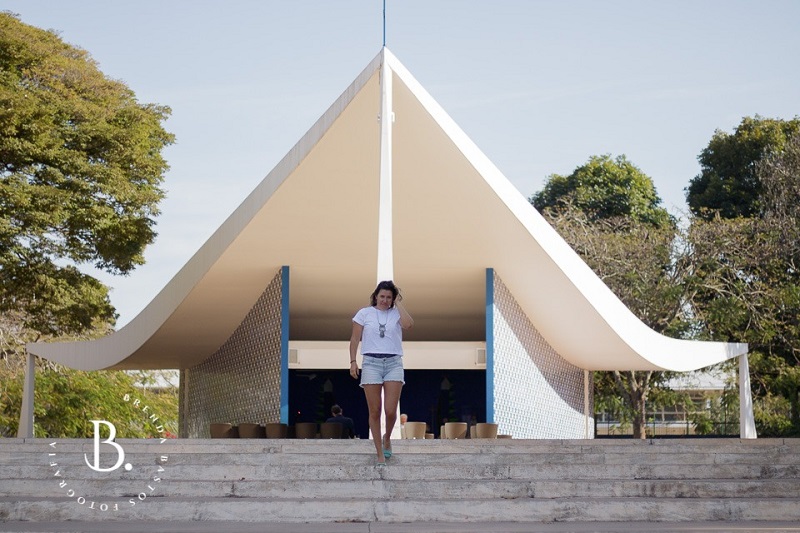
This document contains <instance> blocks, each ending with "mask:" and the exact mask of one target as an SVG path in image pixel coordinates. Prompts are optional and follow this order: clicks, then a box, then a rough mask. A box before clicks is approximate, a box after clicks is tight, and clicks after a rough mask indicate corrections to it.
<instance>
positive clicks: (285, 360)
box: [281, 266, 289, 424]
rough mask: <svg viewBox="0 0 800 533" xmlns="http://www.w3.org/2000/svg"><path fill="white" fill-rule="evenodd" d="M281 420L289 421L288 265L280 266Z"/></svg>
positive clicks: (286, 422)
mask: <svg viewBox="0 0 800 533" xmlns="http://www.w3.org/2000/svg"><path fill="white" fill-rule="evenodd" d="M281 422H283V423H284V424H288V423H289V267H288V266H283V267H281Z"/></svg>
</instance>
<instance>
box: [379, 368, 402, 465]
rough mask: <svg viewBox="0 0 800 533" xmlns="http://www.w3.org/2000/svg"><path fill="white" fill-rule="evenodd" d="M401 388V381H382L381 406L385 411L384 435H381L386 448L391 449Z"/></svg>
mask: <svg viewBox="0 0 800 533" xmlns="http://www.w3.org/2000/svg"><path fill="white" fill-rule="evenodd" d="M402 390H403V382H402V381H385V382H384V383H383V407H384V411H385V413H386V435H385V436H384V437H383V447H384V448H386V449H387V450H391V449H392V441H391V437H392V428H394V425H395V423H396V422H397V404H398V403H399V402H400V392H401V391H402Z"/></svg>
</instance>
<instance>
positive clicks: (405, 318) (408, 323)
mask: <svg viewBox="0 0 800 533" xmlns="http://www.w3.org/2000/svg"><path fill="white" fill-rule="evenodd" d="M394 305H395V307H397V310H398V311H400V327H402V328H403V329H411V328H412V327H414V319H413V318H411V315H409V314H408V311H406V308H405V307H403V304H401V303H400V302H396V303H395V304H394Z"/></svg>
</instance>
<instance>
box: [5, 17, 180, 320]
mask: <svg viewBox="0 0 800 533" xmlns="http://www.w3.org/2000/svg"><path fill="white" fill-rule="evenodd" d="M168 114H169V109H168V108H167V107H164V106H158V105H154V104H140V103H139V102H137V100H136V98H135V95H134V93H133V91H131V89H129V88H128V87H127V86H126V85H124V84H123V83H122V82H119V81H115V80H111V79H109V78H107V77H105V76H104V75H103V74H102V73H101V72H100V70H99V69H98V67H97V64H96V63H95V61H94V60H93V59H92V58H91V57H90V55H89V54H88V53H87V52H86V51H84V50H81V49H79V48H76V47H74V46H71V45H69V44H67V43H64V42H63V41H62V40H61V39H60V38H59V37H58V35H56V34H55V33H53V32H49V31H44V30H41V29H38V28H35V27H32V26H29V25H27V24H24V23H22V22H21V21H20V20H19V19H18V18H17V17H15V16H14V15H11V14H9V13H0V312H10V311H19V312H20V313H21V314H20V317H21V319H22V320H24V322H25V324H26V326H28V327H30V328H32V329H34V330H36V331H38V332H40V333H42V334H53V335H57V334H62V333H69V332H76V331H81V330H84V329H88V328H91V327H92V326H93V324H94V321H95V320H97V319H101V320H104V321H113V319H114V310H113V308H112V307H111V305H110V303H109V301H108V297H107V291H106V288H105V287H103V286H102V285H101V284H100V283H99V282H98V281H97V280H95V279H94V278H92V277H91V276H88V275H86V274H82V273H81V272H80V271H78V269H77V268H75V266H74V265H76V264H86V263H89V264H93V265H94V266H96V267H98V268H101V269H105V270H107V271H109V272H112V273H120V274H125V273H128V272H130V271H131V270H132V269H133V268H134V267H135V266H136V265H139V264H141V263H143V262H144V258H143V250H144V248H145V247H146V246H147V245H148V244H150V243H151V242H152V241H153V239H154V238H155V235H156V233H155V231H154V225H155V216H156V215H157V214H158V203H159V201H160V200H161V199H162V198H163V196H164V192H163V190H162V189H161V188H160V184H161V182H162V180H163V175H164V173H165V172H166V170H167V168H168V167H167V164H166V162H165V160H164V159H163V157H162V156H161V150H162V149H163V148H164V147H165V146H167V145H169V144H170V143H172V142H173V137H172V135H171V134H169V133H167V132H166V131H165V130H164V129H163V128H162V126H161V122H162V121H164V120H165V119H166V118H167V116H168Z"/></svg>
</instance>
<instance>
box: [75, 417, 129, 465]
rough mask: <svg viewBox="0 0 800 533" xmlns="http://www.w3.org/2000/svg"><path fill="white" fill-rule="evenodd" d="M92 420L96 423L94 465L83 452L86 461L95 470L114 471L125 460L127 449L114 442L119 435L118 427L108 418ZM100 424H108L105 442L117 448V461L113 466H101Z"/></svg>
mask: <svg viewBox="0 0 800 533" xmlns="http://www.w3.org/2000/svg"><path fill="white" fill-rule="evenodd" d="M91 422H92V424H94V465H92V464H91V463H90V462H89V458H88V457H86V454H83V460H84V461H86V464H87V465H88V466H89V468H91V469H92V470H94V471H95V472H113V471H114V470H116V469H117V468H119V467H120V466H121V465H122V463H123V462H124V461H125V450H123V449H122V446H120V445H119V444H117V443H116V442H114V438H115V437H116V436H117V428H116V427H115V426H114V424H112V423H111V422H109V421H108V420H91ZM100 424H105V425H106V426H108V430H109V434H108V438H107V439H106V440H104V441H103V443H104V444H110V445H111V446H113V447H114V448H116V450H117V462H116V463H115V464H114V466H112V467H111V468H101V467H100Z"/></svg>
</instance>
